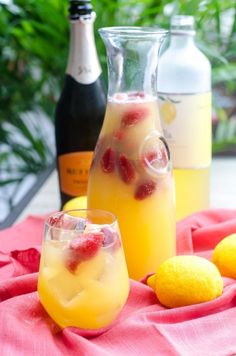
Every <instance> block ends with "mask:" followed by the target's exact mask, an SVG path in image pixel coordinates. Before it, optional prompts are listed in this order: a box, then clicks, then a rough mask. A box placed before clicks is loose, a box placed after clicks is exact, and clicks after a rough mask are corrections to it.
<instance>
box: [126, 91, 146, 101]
mask: <svg viewBox="0 0 236 356" xmlns="http://www.w3.org/2000/svg"><path fill="white" fill-rule="evenodd" d="M128 96H129V98H142V99H143V98H145V93H144V92H143V91H135V92H131V93H129V94H128Z"/></svg>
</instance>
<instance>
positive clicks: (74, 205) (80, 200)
mask: <svg viewBox="0 0 236 356" xmlns="http://www.w3.org/2000/svg"><path fill="white" fill-rule="evenodd" d="M86 208H87V197H86V196H81V197H76V198H73V199H71V200H69V201H68V202H67V203H66V204H65V205H64V206H63V210H72V209H86Z"/></svg>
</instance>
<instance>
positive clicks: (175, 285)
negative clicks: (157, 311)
mask: <svg viewBox="0 0 236 356" xmlns="http://www.w3.org/2000/svg"><path fill="white" fill-rule="evenodd" d="M147 284H148V285H150V286H152V287H153V289H154V290H155V292H156V295H157V297H158V299H159V301H160V302H161V303H162V304H163V305H164V306H166V307H169V308H174V307H181V306H185V305H191V304H197V303H203V302H207V301H210V300H213V299H215V298H216V297H218V296H220V295H221V294H222V291H223V281H222V278H221V275H220V273H219V271H218V269H217V267H216V266H215V265H214V264H213V263H212V262H210V261H208V260H207V259H205V258H202V257H198V256H189V255H182V256H175V257H172V258H169V259H168V260H166V261H165V262H163V263H162V264H161V265H160V266H159V268H158V270H157V273H156V274H155V275H154V276H151V277H149V278H148V280H147Z"/></svg>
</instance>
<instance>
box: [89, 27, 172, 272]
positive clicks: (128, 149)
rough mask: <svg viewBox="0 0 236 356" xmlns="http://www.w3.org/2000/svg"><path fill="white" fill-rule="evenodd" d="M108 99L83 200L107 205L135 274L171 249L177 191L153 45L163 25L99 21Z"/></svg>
mask: <svg viewBox="0 0 236 356" xmlns="http://www.w3.org/2000/svg"><path fill="white" fill-rule="evenodd" d="M99 32H100V34H101V36H102V38H103V40H104V43H105V45H106V49H107V57H108V74H109V88H108V102H107V109H106V114H105V119H104V123H103V127H102V130H101V133H100V136H99V140H98V143H97V146H96V149H95V153H94V159H93V163H92V167H91V170H90V175H89V184H88V207H89V208H92V207H94V208H100V209H104V210H108V211H111V212H113V213H114V214H115V215H116V216H117V218H118V222H119V226H120V229H121V237H122V241H123V245H124V251H125V256H126V261H127V265H128V271H129V275H130V277H131V278H134V279H140V278H141V277H144V276H145V274H147V273H149V272H154V271H156V269H157V267H158V265H159V264H160V263H162V262H163V261H164V260H165V259H166V258H169V257H171V256H173V255H174V254H175V199H174V184H173V176H172V169H171V162H170V157H169V150H168V147H167V144H166V141H165V139H164V138H163V136H162V129H161V125H160V119H159V115H158V106H157V89H156V71H157V51H158V48H159V46H160V42H161V40H162V38H163V35H164V34H165V31H164V32H163V31H160V30H159V31H158V30H156V29H151V28H139V27H112V28H104V29H101V30H100V31H99Z"/></svg>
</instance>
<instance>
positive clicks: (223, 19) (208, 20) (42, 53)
mask: <svg viewBox="0 0 236 356" xmlns="http://www.w3.org/2000/svg"><path fill="white" fill-rule="evenodd" d="M68 3H69V1H68V0H47V1H45V0H14V1H12V2H10V0H9V4H8V5H7V1H6V0H5V1H3V0H2V1H1V0H0V73H1V85H0V98H1V107H0V143H2V144H3V143H4V146H3V145H2V147H3V148H2V149H1V148H0V163H1V165H2V164H3V162H5V166H4V167H5V169H6V170H7V169H8V170H10V163H9V162H11V157H14V161H16V160H15V158H16V157H17V159H18V160H17V161H18V164H17V169H18V172H19V174H18V175H17V177H18V178H19V179H20V177H22V175H23V173H22V172H26V171H28V172H29V171H31V172H37V171H39V170H41V169H43V168H44V167H46V166H47V165H48V164H49V163H50V161H51V160H52V159H53V150H52V149H51V148H50V147H49V146H48V143H47V140H46V139H45V137H44V134H43V127H41V125H40V122H39V123H38V126H37V130H32V132H31V131H29V130H27V125H26V123H25V122H24V120H23V119H22V114H24V113H26V112H34V111H41V112H42V113H44V114H47V116H48V118H49V119H50V120H52V119H53V112H54V109H55V103H56V100H57V97H58V95H59V92H60V88H61V86H62V82H63V77H64V72H65V66H66V60H67V54H68V42H69V41H68V40H69V22H68V18H67V14H68ZM93 5H94V8H95V10H96V13H97V19H96V23H95V36H96V43H97V48H98V53H99V57H100V60H101V63H102V66H103V70H104V72H106V64H105V62H106V60H105V49H104V45H103V43H102V41H101V39H100V37H99V35H98V32H97V29H98V28H100V27H104V26H114V25H120V26H122V25H129V26H132V25H134V26H159V27H163V28H169V22H170V17H171V16H172V15H173V14H188V15H193V16H194V17H195V20H196V29H197V43H198V45H199V47H200V48H201V49H202V50H203V51H204V52H205V54H206V55H207V56H208V58H209V59H210V61H211V63H212V68H213V70H212V80H213V85H214V109H215V111H216V116H217V118H218V119H219V120H221V121H222V120H223V121H224V122H226V124H224V127H225V129H224V130H225V131H224V132H226V134H225V133H224V135H220V134H219V133H217V130H216V132H215V134H214V143H213V150H214V152H217V151H218V150H219V149H220V150H221V149H222V147H224V149H225V147H227V144H229V145H230V147H231V146H232V144H233V145H234V144H235V137H236V132H235V131H236V130H235V131H232V128H231V125H230V124H229V122H230V121H231V117H232V116H233V115H235V110H236V109H235V103H234V101H233V100H232V102H230V104H229V101H228V100H226V99H228V98H230V97H231V98H232V97H234V98H235V93H236V46H235V43H236V2H235V0H224V1H220V0H204V1H197V0H94V1H93ZM232 103H233V104H232ZM37 120H40V119H39V118H38V116H37ZM31 121H33V119H32V120H31ZM6 122H7V123H9V124H10V125H11V126H6V125H5V124H6ZM31 125H32V123H31ZM33 125H34V124H33ZM219 126H220V125H219ZM6 127H8V128H6ZM13 128H15V130H16V131H17V132H18V133H20V135H22V137H24V144H22V147H21V145H20V144H15V143H14V139H12V136H11V133H12V131H14V130H13ZM218 130H220V129H218ZM228 131H230V132H231V134H230V139H229V135H228ZM232 132H233V134H232ZM232 135H233V136H232ZM6 183H7V180H6V179H5V181H4V180H3V179H2V180H1V177H0V184H6Z"/></svg>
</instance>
